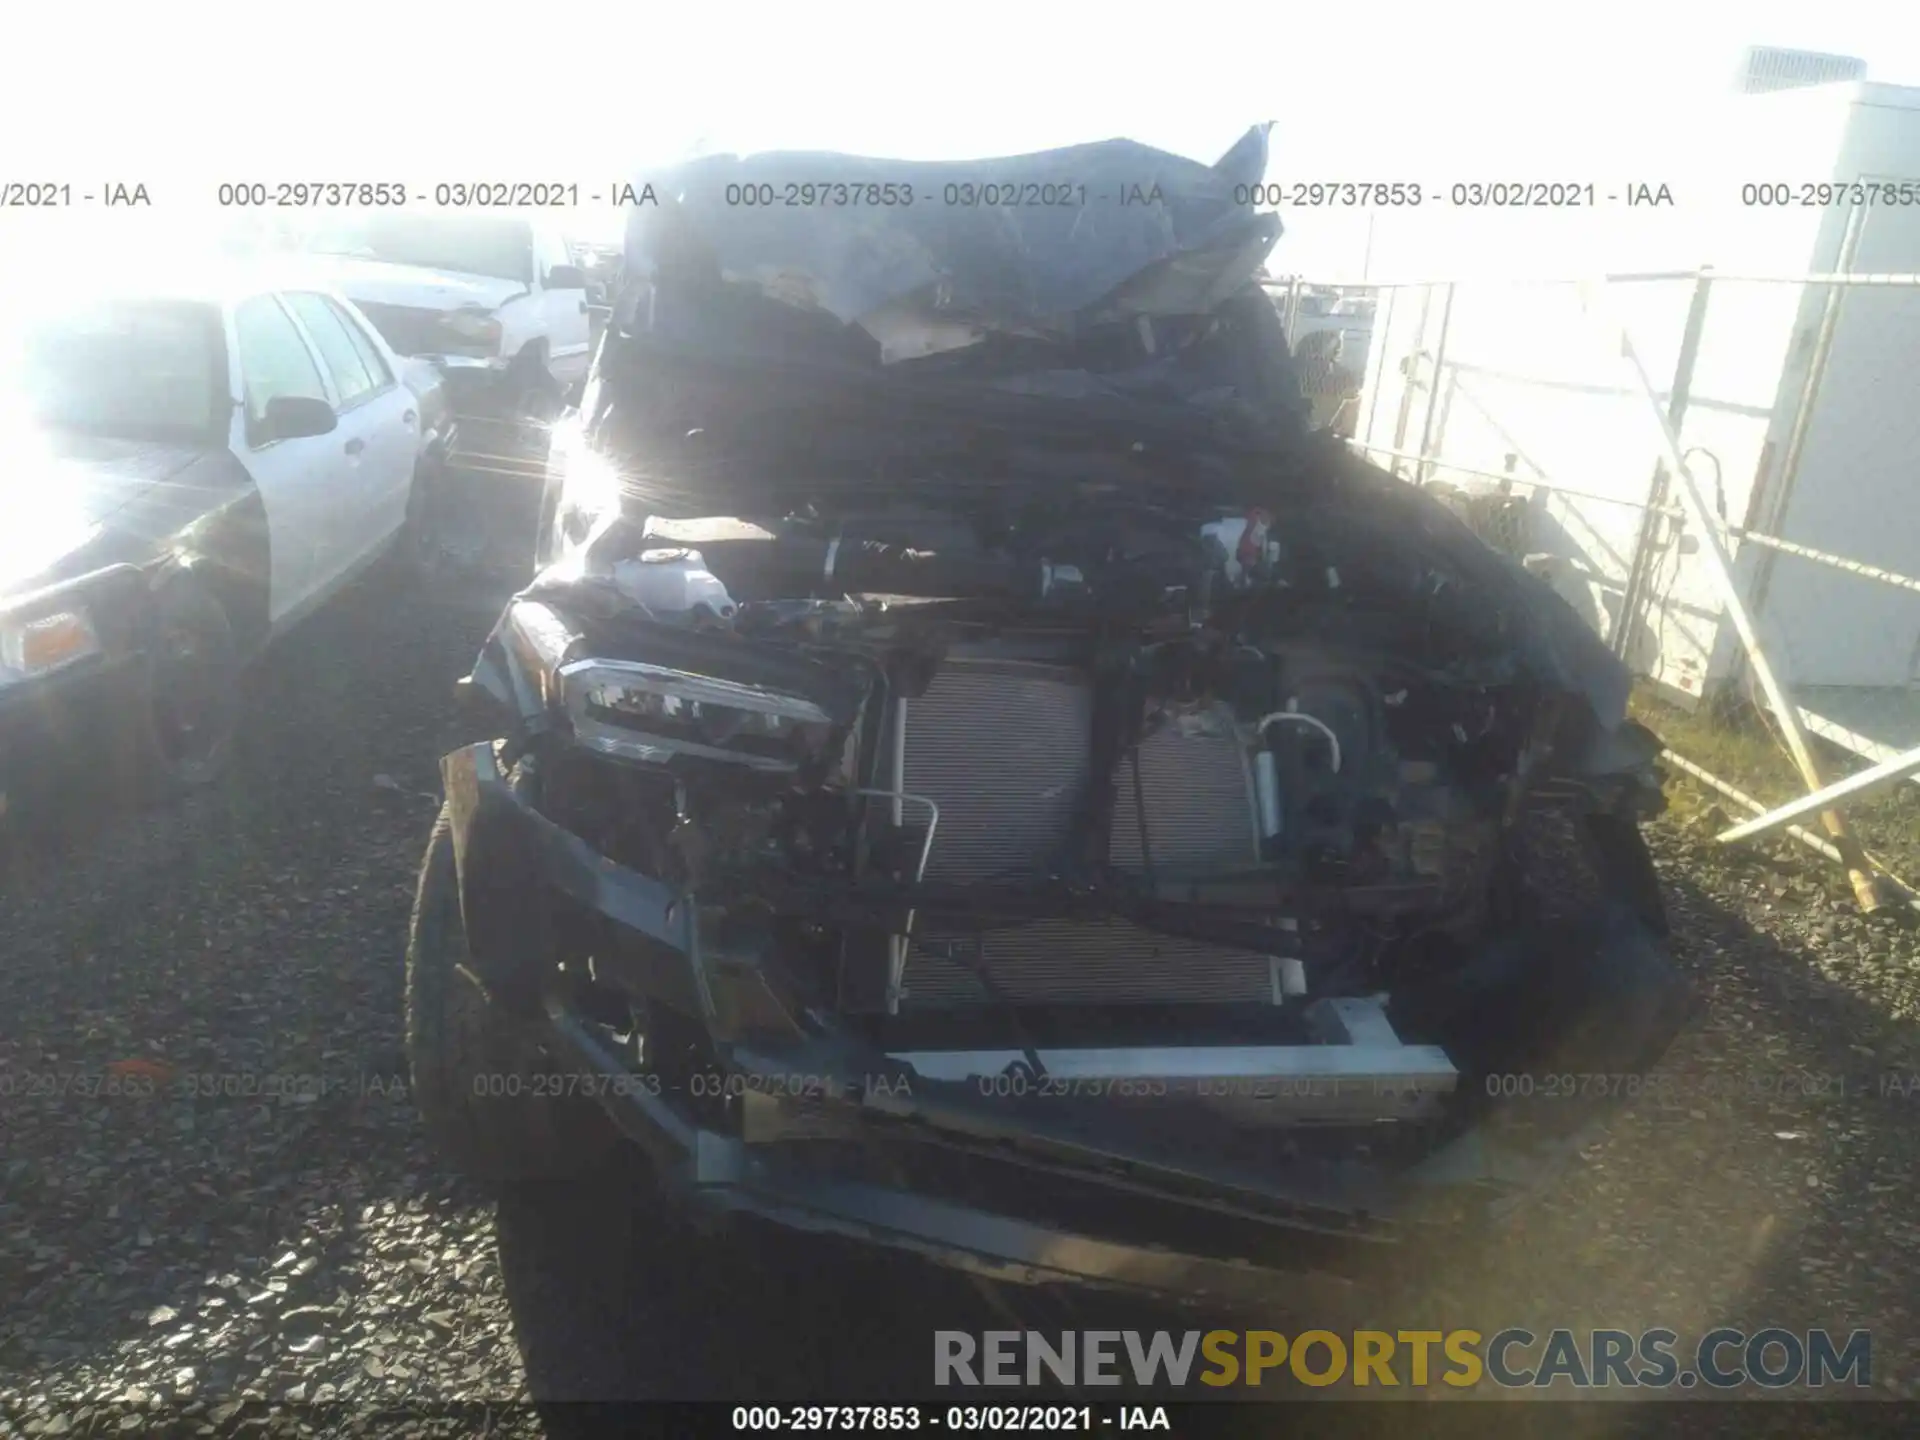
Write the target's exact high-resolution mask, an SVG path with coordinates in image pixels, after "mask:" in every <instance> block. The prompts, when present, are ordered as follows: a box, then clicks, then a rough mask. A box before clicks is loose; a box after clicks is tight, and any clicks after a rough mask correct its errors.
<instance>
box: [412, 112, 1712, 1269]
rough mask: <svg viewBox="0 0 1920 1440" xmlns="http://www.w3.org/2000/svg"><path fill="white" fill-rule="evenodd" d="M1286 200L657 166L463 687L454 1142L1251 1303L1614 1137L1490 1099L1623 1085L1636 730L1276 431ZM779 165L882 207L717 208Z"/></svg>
mask: <svg viewBox="0 0 1920 1440" xmlns="http://www.w3.org/2000/svg"><path fill="white" fill-rule="evenodd" d="M1265 162H1266V147H1265V132H1264V131H1255V132H1252V133H1251V134H1249V136H1248V137H1247V138H1246V139H1245V140H1244V141H1243V142H1241V144H1240V145H1238V146H1236V147H1235V149H1234V150H1233V151H1232V152H1230V153H1229V154H1228V155H1227V156H1226V157H1225V158H1224V159H1223V160H1221V161H1220V162H1219V163H1218V164H1217V165H1214V166H1206V165H1201V164H1196V163H1194V162H1191V161H1186V160H1182V159H1179V158H1177V157H1174V156H1171V155H1167V154H1164V153H1161V152H1156V151H1152V150H1149V149H1146V148H1145V147H1141V146H1137V145H1132V144H1130V143H1127V142H1119V141H1115V142H1109V143H1106V144H1100V145H1092V146H1083V147H1078V148H1076V149H1073V150H1066V151H1055V152H1046V153H1043V154H1038V155H1031V156H1025V157H1021V158H1018V159H1012V160H1005V161H994V162H982V163H980V164H977V165H911V164H895V163H889V162H882V161H876V160H865V159H855V158H850V157H845V156H821V155H763V156H756V157H752V158H750V159H745V160H741V159H734V158H732V157H719V158H715V159H709V160H704V161H700V162H697V163H695V164H693V165H691V166H689V167H687V168H686V169H684V170H682V171H680V172H678V173H675V174H673V175H671V176H669V177H667V178H666V180H665V181H664V182H661V181H656V183H655V190H656V192H657V193H660V194H663V195H671V196H675V197H678V198H677V199H676V200H675V201H674V202H673V203H671V204H666V205H663V206H661V207H659V208H657V209H648V210H645V211H637V212H636V214H635V216H634V220H633V227H632V230H631V233H630V235H629V254H628V263H627V274H628V276H629V281H628V284H627V286H626V288H625V290H624V292H623V295H622V297H621V300H620V302H619V304H618V305H617V307H616V311H615V314H614V317H613V321H612V324H611V326H610V328H609V330H608V333H607V336H606V339H605V341H604V342H603V344H602V346H601V348H600V350H599V353H598V357H597V361H596V366H595V370H594V374H593V376H592V378H591V380H590V382H589V384H588V387H587V392H586V397H585V401H584V404H583V407H582V410H581V412H580V414H579V415H578V416H576V417H574V418H573V420H572V422H571V423H569V424H568V425H566V426H564V427H563V428H562V430H561V432H560V434H559V436H558V439H557V442H556V446H555V449H554V453H553V457H552V459H551V461H550V465H549V477H548V479H549V494H548V505H547V510H546V517H545V520H544V523H543V526H542V538H541V541H540V545H541V557H540V558H541V560H542V562H543V566H544V568H543V569H542V570H541V572H540V574H539V576H538V578H537V579H536V580H535V582H534V583H533V584H532V585H531V586H530V587H529V588H528V589H526V590H525V591H524V592H523V593H522V594H521V595H520V596H519V597H518V598H516V599H515V600H514V602H513V603H512V604H511V605H510V606H509V607H508V609H507V611H506V613H505V615H504V616H503V617H502V619H501V621H500V623H499V625H498V627H497V628H496V630H495V631H494V633H493V635H492V637H491V638H490V639H489V641H488V642H487V644H486V646H485V648H484V650H483V653H482V654H481V656H480V659H479V662H478V664H477V666H476V668H475V669H474V672H473V674H472V676H471V677H470V679H469V681H468V682H467V683H468V689H469V693H470V694H473V695H475V696H481V697H485V701H486V703H485V704H484V705H482V706H481V707H480V708H481V709H482V711H483V712H484V713H487V714H490V715H491V716H492V717H493V718H492V719H491V720H490V721H489V723H488V729H489V731H490V732H491V733H492V734H494V735H495V736H496V737H497V738H496V739H495V740H493V741H492V742H490V743H484V744H477V745H474V746H471V747H468V748H465V749H461V750H458V751H456V752H454V753H453V754H450V755H448V756H447V757H446V759H445V761H444V764H443V774H444V780H445V787H446V805H445V808H444V810H443V812H442V815H441V818H440V821H439V824H438V826H437V828H436V829H435V831H434V834H433V837H432V840H431V843H430V846H429V849H428V853H427V857H426V863H425V866H424V869H423V872H422V875H421V880H420V890H419V898H418V905H417V909H416V913H415V917H414V926H413V933H412V940H411V949H410V953H409V959H408V991H407V1005H408V1014H407V1036H408V1043H409V1046H410V1051H411V1061H412V1065H413V1073H414V1079H415V1084H416V1093H417V1095H418V1098H419V1103H420V1106H421V1109H422V1111H423V1112H424V1114H425V1116H426V1118H427V1120H428V1122H429V1125H430V1127H431V1130H432V1132H433V1134H434V1136H435V1138H436V1140H437V1142H438V1143H439V1144H440V1145H441V1146H442V1147H443V1149H444V1150H445V1151H446V1152H447V1153H448V1154H449V1155H451V1156H452V1157H453V1158H454V1159H456V1160H457V1161H458V1162H460V1163H461V1164H463V1165H465V1166H466V1167H468V1168H470V1169H471V1170H473V1171H475V1172H477V1173H480V1174H483V1175H487V1176H490V1177H493V1178H495V1179H498V1180H508V1179H514V1178H525V1177H530V1176H547V1175H554V1174H559V1173H565V1172H569V1171H577V1170H583V1169H587V1168H590V1167H591V1166H592V1165H593V1164H594V1163H595V1162H596V1161H597V1160H598V1159H600V1158H601V1157H603V1156H604V1155H605V1154H606V1150H607V1147H608V1146H609V1145H611V1144H614V1143H617V1142H618V1141H619V1140H620V1139H621V1138H623V1137H624V1138H625V1139H628V1140H631V1141H634V1142H637V1143H638V1144H640V1145H641V1146H643V1147H645V1149H646V1150H647V1151H648V1152H649V1154H650V1155H651V1156H652V1157H653V1159H654V1161H655V1163H656V1166H657V1170H658V1173H659V1175H660V1177H661V1180H662V1185H663V1193H664V1194H665V1195H667V1196H669V1197H671V1198H672V1199H673V1200H674V1201H675V1202H677V1203H682V1204H685V1205H688V1206H691V1207H695V1208H698V1209H704V1210H710V1211H723V1212H744V1213H748V1214H752V1215H757V1216H760V1217H764V1218H766V1219H770V1220H772V1221H774V1222H776V1223H779V1224H783V1225H788V1226H793V1227H796V1228H799V1229H803V1230H810V1231H825V1232H833V1233H838V1234H842V1235H850V1236H854V1237H858V1238H860V1239H864V1240H868V1241H872V1242H875V1243H878V1244H882V1245H888V1246H895V1247H899V1248H902V1249H905V1250H909V1251H913V1252H917V1253H919V1254H922V1255H927V1256H932V1257H934V1258H936V1259H939V1260H941V1261H944V1262H947V1263H951V1264H955V1265H960V1266H966V1267H973V1268H976V1269H978V1270H981V1271H984V1272H985V1273H988V1274H990V1275H993V1276H995V1277H997V1278H1000V1279H1015V1280H1034V1281H1038V1280H1071V1281H1092V1282H1099V1283H1105V1284H1112V1285H1120V1286H1133V1287H1140V1288H1143V1289H1147V1290H1152V1291H1159V1292H1167V1293H1174V1294H1182V1295H1188V1296H1196V1295H1206V1296H1211V1297H1215V1298H1226V1297H1231V1296H1239V1297H1243V1298H1248V1299H1253V1298H1257V1297H1258V1296H1260V1295H1265V1294H1270V1293H1271V1287H1273V1286H1275V1284H1276V1283H1280V1282H1276V1277H1277V1276H1280V1275H1287V1276H1289V1277H1290V1278H1288V1279H1287V1280H1285V1281H1284V1282H1283V1283H1284V1286H1285V1288H1287V1289H1288V1290H1290V1291H1292V1292H1293V1293H1298V1286H1299V1283H1300V1282H1299V1278H1298V1277H1299V1273H1300V1272H1303V1271H1320V1272H1324V1273H1327V1274H1331V1275H1336V1276H1337V1275H1343V1274H1351V1273H1354V1272H1355V1271H1356V1270H1359V1269H1364V1262H1363V1260H1362V1259H1360V1258H1356V1257H1364V1255H1366V1254H1368V1253H1375V1252H1377V1251H1378V1250H1379V1248H1380V1247H1381V1246H1383V1245H1389V1246H1390V1245H1392V1244H1393V1243H1395V1242H1399V1243H1400V1244H1403V1245H1405V1244H1412V1245H1416V1246H1417V1245H1419V1244H1421V1243H1422V1242H1423V1239H1424V1238H1425V1237H1429V1236H1434V1235H1446V1236H1452V1235H1453V1234H1455V1233H1456V1230H1455V1227H1458V1226H1460V1225H1463V1224H1468V1225H1479V1224H1481V1223H1484V1222H1487V1221H1488V1220H1489V1219H1490V1217H1492V1216H1495V1215H1497V1214H1498V1213H1499V1212H1500V1211H1501V1210H1502V1207H1504V1206H1510V1205H1511V1204H1512V1203H1513V1202H1514V1201H1515V1199H1516V1198H1517V1197H1518V1196H1519V1195H1520V1194H1521V1193H1523V1192H1524V1191H1525V1190H1526V1189H1527V1188H1528V1187H1530V1186H1532V1185H1535V1184H1537V1183H1539V1182H1540V1180H1541V1179H1542V1177H1543V1176H1544V1175H1546V1174H1549V1173H1550V1168H1551V1165H1552V1164H1553V1163H1554V1162H1555V1161H1556V1160H1558V1159H1560V1158H1564V1156H1565V1155H1566V1154H1567V1153H1568V1151H1569V1146H1570V1145H1571V1144H1572V1143H1573V1142H1574V1140H1575V1138H1576V1137H1577V1136H1578V1134H1579V1132H1580V1128H1581V1126H1582V1124H1584V1123H1585V1122H1586V1121H1588V1120H1590V1119H1592V1118H1593V1114H1594V1111H1593V1107H1592V1106H1591V1105H1587V1104H1583V1103H1581V1101H1580V1100H1578V1099H1577V1098H1570V1099H1566V1100H1562V1101H1559V1102H1557V1103H1552V1104H1540V1103H1534V1104H1530V1105H1529V1104H1524V1103H1520V1104H1517V1105H1516V1102H1515V1101H1514V1100H1513V1099H1512V1098H1511V1097H1513V1096H1515V1095H1516V1094H1517V1093H1525V1092H1530V1091H1533V1090H1534V1088H1535V1087H1534V1086H1533V1085H1532V1084H1531V1083H1524V1084H1523V1083H1522V1079H1521V1078H1518V1077H1532V1076H1536V1075H1538V1076H1548V1075H1563V1074H1585V1075H1592V1074H1601V1073H1606V1074H1627V1073H1637V1072H1640V1071H1642V1070H1643V1069H1645V1068H1646V1067H1647V1066H1649V1065H1650V1064H1652V1063H1653V1062H1654V1061H1655V1060H1656V1059H1657V1058H1658V1057H1659V1056H1660V1054H1661V1053H1662V1052H1663V1050H1664V1049H1665V1047H1666V1045H1667V1044H1668V1042H1669V1041H1670V1039H1671V1037H1672V1036H1673V1034H1674V1033H1675V1032H1676V1030H1677V1029H1678V1027H1679V1026H1680V1025H1681V1023H1682V1022H1683V1021H1684V1019H1685V1017H1686V1015H1687V1014H1688V1012H1689V1008H1690V1000H1689V992H1688V990H1687V988H1686V986H1685V985H1684V984H1683V983H1682V982H1681V981H1680V979H1679V978H1678V977H1677V976H1676V974H1675V972H1674V970H1673V969H1672V967H1671V965H1670V963H1669V960H1668V958H1667V956H1666V953H1665V950H1664V946H1663V943H1662V935H1663V933H1664V920H1663V910H1662V904H1661V898H1660V894H1659V891H1658V887H1657V884H1656V879H1655V875H1654V871H1653V868H1652V865H1651V863H1650V861H1649V858H1648V854H1647V851H1646V849H1645V847H1644V845H1643V842H1642V839H1641V836H1640V833H1639V828H1638V826H1639V822H1640V821H1641V819H1642V818H1643V817H1645V816H1647V815H1649V814H1651V813H1654V812H1655V811H1657V810H1658V809H1659V807H1660V805H1661V804H1662V798H1661V792H1660V777H1659V775H1658V773H1657V771H1656V770H1655V768H1654V764H1653V762H1654V759H1655V757H1656V755H1657V754H1658V749H1659V747H1658V743H1657V741H1656V740H1655V739H1654V738H1653V736H1652V735H1651V734H1650V733H1649V732H1647V731H1646V730H1644V729H1643V728H1641V727H1640V726H1638V725H1637V724H1635V723H1634V722H1632V721H1631V720H1629V719H1628V718H1627V717H1626V714H1625V702H1626V696H1627V689H1628V684H1627V676H1626V674H1625V672H1624V671H1623V670H1622V668H1621V667H1620V665H1619V664H1618V662H1617V661H1615V660H1614V659H1613V658H1612V657H1611V656H1610V655H1609V654H1608V653H1607V651H1606V650H1605V648H1604V647H1603V646H1602V645H1601V644H1600V643H1599V642H1598V640H1597V639H1595V637H1594V636H1593V635H1592V634H1591V633H1590V632H1588V631H1587V630H1586V629H1584V628H1583V627H1582V626H1581V625H1580V623H1579V622H1578V620H1577V619H1576V618H1575V616H1574V615H1573V613H1572V612H1571V611H1570V610H1569V609H1568V607H1567V606H1566V605H1565V604H1564V603H1563V602H1562V601H1561V600H1560V599H1559V598H1558V597H1556V596H1555V595H1554V594H1553V593H1552V592H1551V591H1550V590H1548V589H1547V588H1546V587H1545V586H1543V585H1542V584H1541V583H1540V582H1538V581H1537V580H1535V579H1534V578H1533V577H1532V576H1530V575H1528V574H1526V573H1524V572H1523V571H1522V570H1521V569H1520V568H1519V567H1518V566H1516V565H1514V564H1513V563H1511V562H1510V561H1509V560H1508V559H1507V558H1506V557H1504V556H1501V555H1498V554H1496V553H1495V552H1493V551H1492V550H1490V549H1488V548H1487V547H1486V546H1485V545H1484V544H1482V543H1481V542H1480V541H1479V540H1478V539H1477V538H1475V536H1474V535H1473V534H1472V533H1471V532H1470V531H1469V530H1468V529H1467V528H1466V527H1465V526H1464V525H1463V524H1462V523H1461V522H1460V521H1459V520H1458V519H1457V518H1456V517H1454V516H1453V515H1451V514H1450V513H1448V512H1447V511H1446V510H1445V509H1444V508H1442V507H1441V506H1439V505H1438V504H1436V503H1435V502H1433V501H1432V500H1431V499H1429V498H1428V497H1426V496H1424V495H1422V494H1420V493H1419V492H1418V491H1416V490H1415V489H1413V488H1412V487H1410V486H1408V485H1406V484H1403V483H1402V482H1400V481H1398V480H1396V479H1395V478H1393V477H1392V476H1390V475H1388V474H1387V473H1386V472H1384V471H1382V470H1379V469H1377V468H1375V467H1373V466H1370V465H1368V464H1366V463H1364V462H1363V461H1361V460H1359V459H1358V458H1356V457H1355V456H1353V455H1352V454H1351V453H1350V452H1349V451H1347V450H1346V449H1345V448H1344V447H1343V446H1341V445H1340V444H1339V443H1338V442H1337V441H1336V440H1334V439H1332V438H1331V437H1328V436H1326V435H1324V434H1315V433H1312V432H1311V430H1310V429H1309V427H1308V425H1307V424H1306V422H1305V416H1304V414H1303V405H1302V400H1301V388H1300V381H1299V376H1298V375H1297V374H1296V373H1295V371H1294V369H1293V366H1292V361H1291V358H1290V356H1289V354H1288V350H1287V346H1286V343H1285V339H1284V336H1283V335H1282V334H1281V330H1280V323H1279V317H1278V316H1277V315H1276V313H1275V311H1274V308H1273V306H1272V305H1271V304H1270V303H1269V302H1268V301H1267V300H1266V299H1265V298H1263V296H1262V294H1261V292H1260V290H1259V288H1258V285H1257V283H1256V281H1255V278H1254V277H1255V275H1256V272H1257V270H1258V267H1259V266H1260V264H1261V262H1262V261H1263V260H1264V258H1265V257H1266V255H1267V253H1268V251H1269V249H1270V248H1271V246H1272V245H1273V243H1274V242H1275V240H1276V239H1277V237H1278V225H1277V222H1276V221H1275V220H1274V218H1273V217H1272V216H1271V215H1269V214H1258V213H1254V212H1251V211H1249V210H1247V209H1246V208H1245V207H1243V206H1239V205H1236V204H1234V203H1233V201H1232V198H1231V197H1232V195H1233V193H1234V188H1235V186H1236V185H1242V186H1244V185H1246V184H1247V183H1249V182H1250V181H1252V180H1258V179H1259V178H1260V176H1261V175H1262V174H1263V173H1264V170H1265ZM789 178H793V179H796V180H797V179H799V178H804V179H805V180H806V181H808V182H810V183H818V182H823V181H828V182H833V183H835V184H840V183H844V184H845V185H846V186H847V187H848V189H849V193H854V192H859V193H861V194H866V193H869V192H871V193H873V194H875V195H879V196H882V197H884V196H885V195H887V194H892V195H894V196H895V197H896V199H895V203H893V204H892V205H890V206H889V205H882V204H880V203H878V202H877V201H876V203H875V204H874V205H873V206H870V207H855V206H846V207H814V208H804V207H796V208H791V209H788V208H780V209H776V210H758V211H754V210H747V209H742V208H740V207H738V206H730V205H728V204H727V203H726V200H725V198H724V197H726V196H727V195H729V194H734V195H737V194H744V193H760V192H761V191H763V190H764V188H765V187H767V186H773V187H774V188H775V190H776V191H777V190H778V188H779V186H781V185H782V184H784V183H785V180H786V179H789ZM988 180H991V181H992V182H993V185H994V186H995V187H996V189H997V191H998V192H999V193H998V196H997V198H996V199H994V200H993V201H992V203H988V202H987V201H986V200H985V199H984V198H980V199H976V201H975V203H971V204H970V203H969V196H970V195H971V196H975V197H980V196H981V195H982V191H981V188H980V187H981V186H982V185H983V184H984V183H985V182H986V181H988ZM901 196H905V197H907V198H905V199H901V198H899V197H901ZM1029 197H1031V203H1027V202H1028V201H1029ZM1543 1084H1544V1082H1543ZM1616 1093H1617V1092H1616ZM635 1203H636V1204H651V1203H656V1202H653V1201H643V1200H639V1199H636V1201H635Z"/></svg>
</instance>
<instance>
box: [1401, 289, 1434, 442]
mask: <svg viewBox="0 0 1920 1440" xmlns="http://www.w3.org/2000/svg"><path fill="white" fill-rule="evenodd" d="M1432 312H1433V286H1432V285H1423V286H1422V287H1421V288H1420V318H1419V319H1418V320H1416V321H1415V322H1414V326H1413V353H1412V354H1411V355H1409V356H1408V357H1407V358H1406V360H1405V362H1404V363H1405V365H1406V369H1405V370H1404V371H1403V372H1402V378H1404V379H1405V380H1406V382H1407V383H1406V384H1404V385H1402V386H1401V387H1400V411H1399V413H1398V414H1397V415H1395V416H1394V419H1393V467H1392V468H1393V473H1394V475H1395V476H1398V475H1399V473H1400V452H1401V451H1403V450H1405V449H1406V448H1407V422H1408V421H1409V420H1411V419H1412V418H1413V391H1414V387H1415V386H1416V385H1418V384H1419V383H1420V357H1421V356H1422V355H1424V354H1426V353H1427V316H1428V315H1430V314H1431V313H1432Z"/></svg>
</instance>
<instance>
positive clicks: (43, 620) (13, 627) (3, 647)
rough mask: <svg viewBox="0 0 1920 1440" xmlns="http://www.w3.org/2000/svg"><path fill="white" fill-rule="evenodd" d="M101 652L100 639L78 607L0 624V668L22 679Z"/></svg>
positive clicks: (89, 620) (85, 614)
mask: <svg viewBox="0 0 1920 1440" xmlns="http://www.w3.org/2000/svg"><path fill="white" fill-rule="evenodd" d="M99 653H100V636H99V634H98V633H97V632H96V631H95V630H94V628H93V621H92V619H91V618H89V616H88V615H87V612H86V611H85V610H83V609H81V608H79V607H78V606H75V607H72V608H69V609H65V610H55V611H53V612H51V613H50V614H45V615H41V616H39V617H37V618H35V619H32V620H9V621H5V622H0V668H4V669H6V670H9V671H11V672H13V673H14V674H16V675H18V676H20V677H22V678H31V677H33V676H36V675H45V674H47V673H49V672H50V671H54V670H58V669H61V668H62V667H63V666H67V665H71V664H73V663H75V662H76V661H80V660H85V659H87V658H88V657H89V656H92V655H98V654H99Z"/></svg>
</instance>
